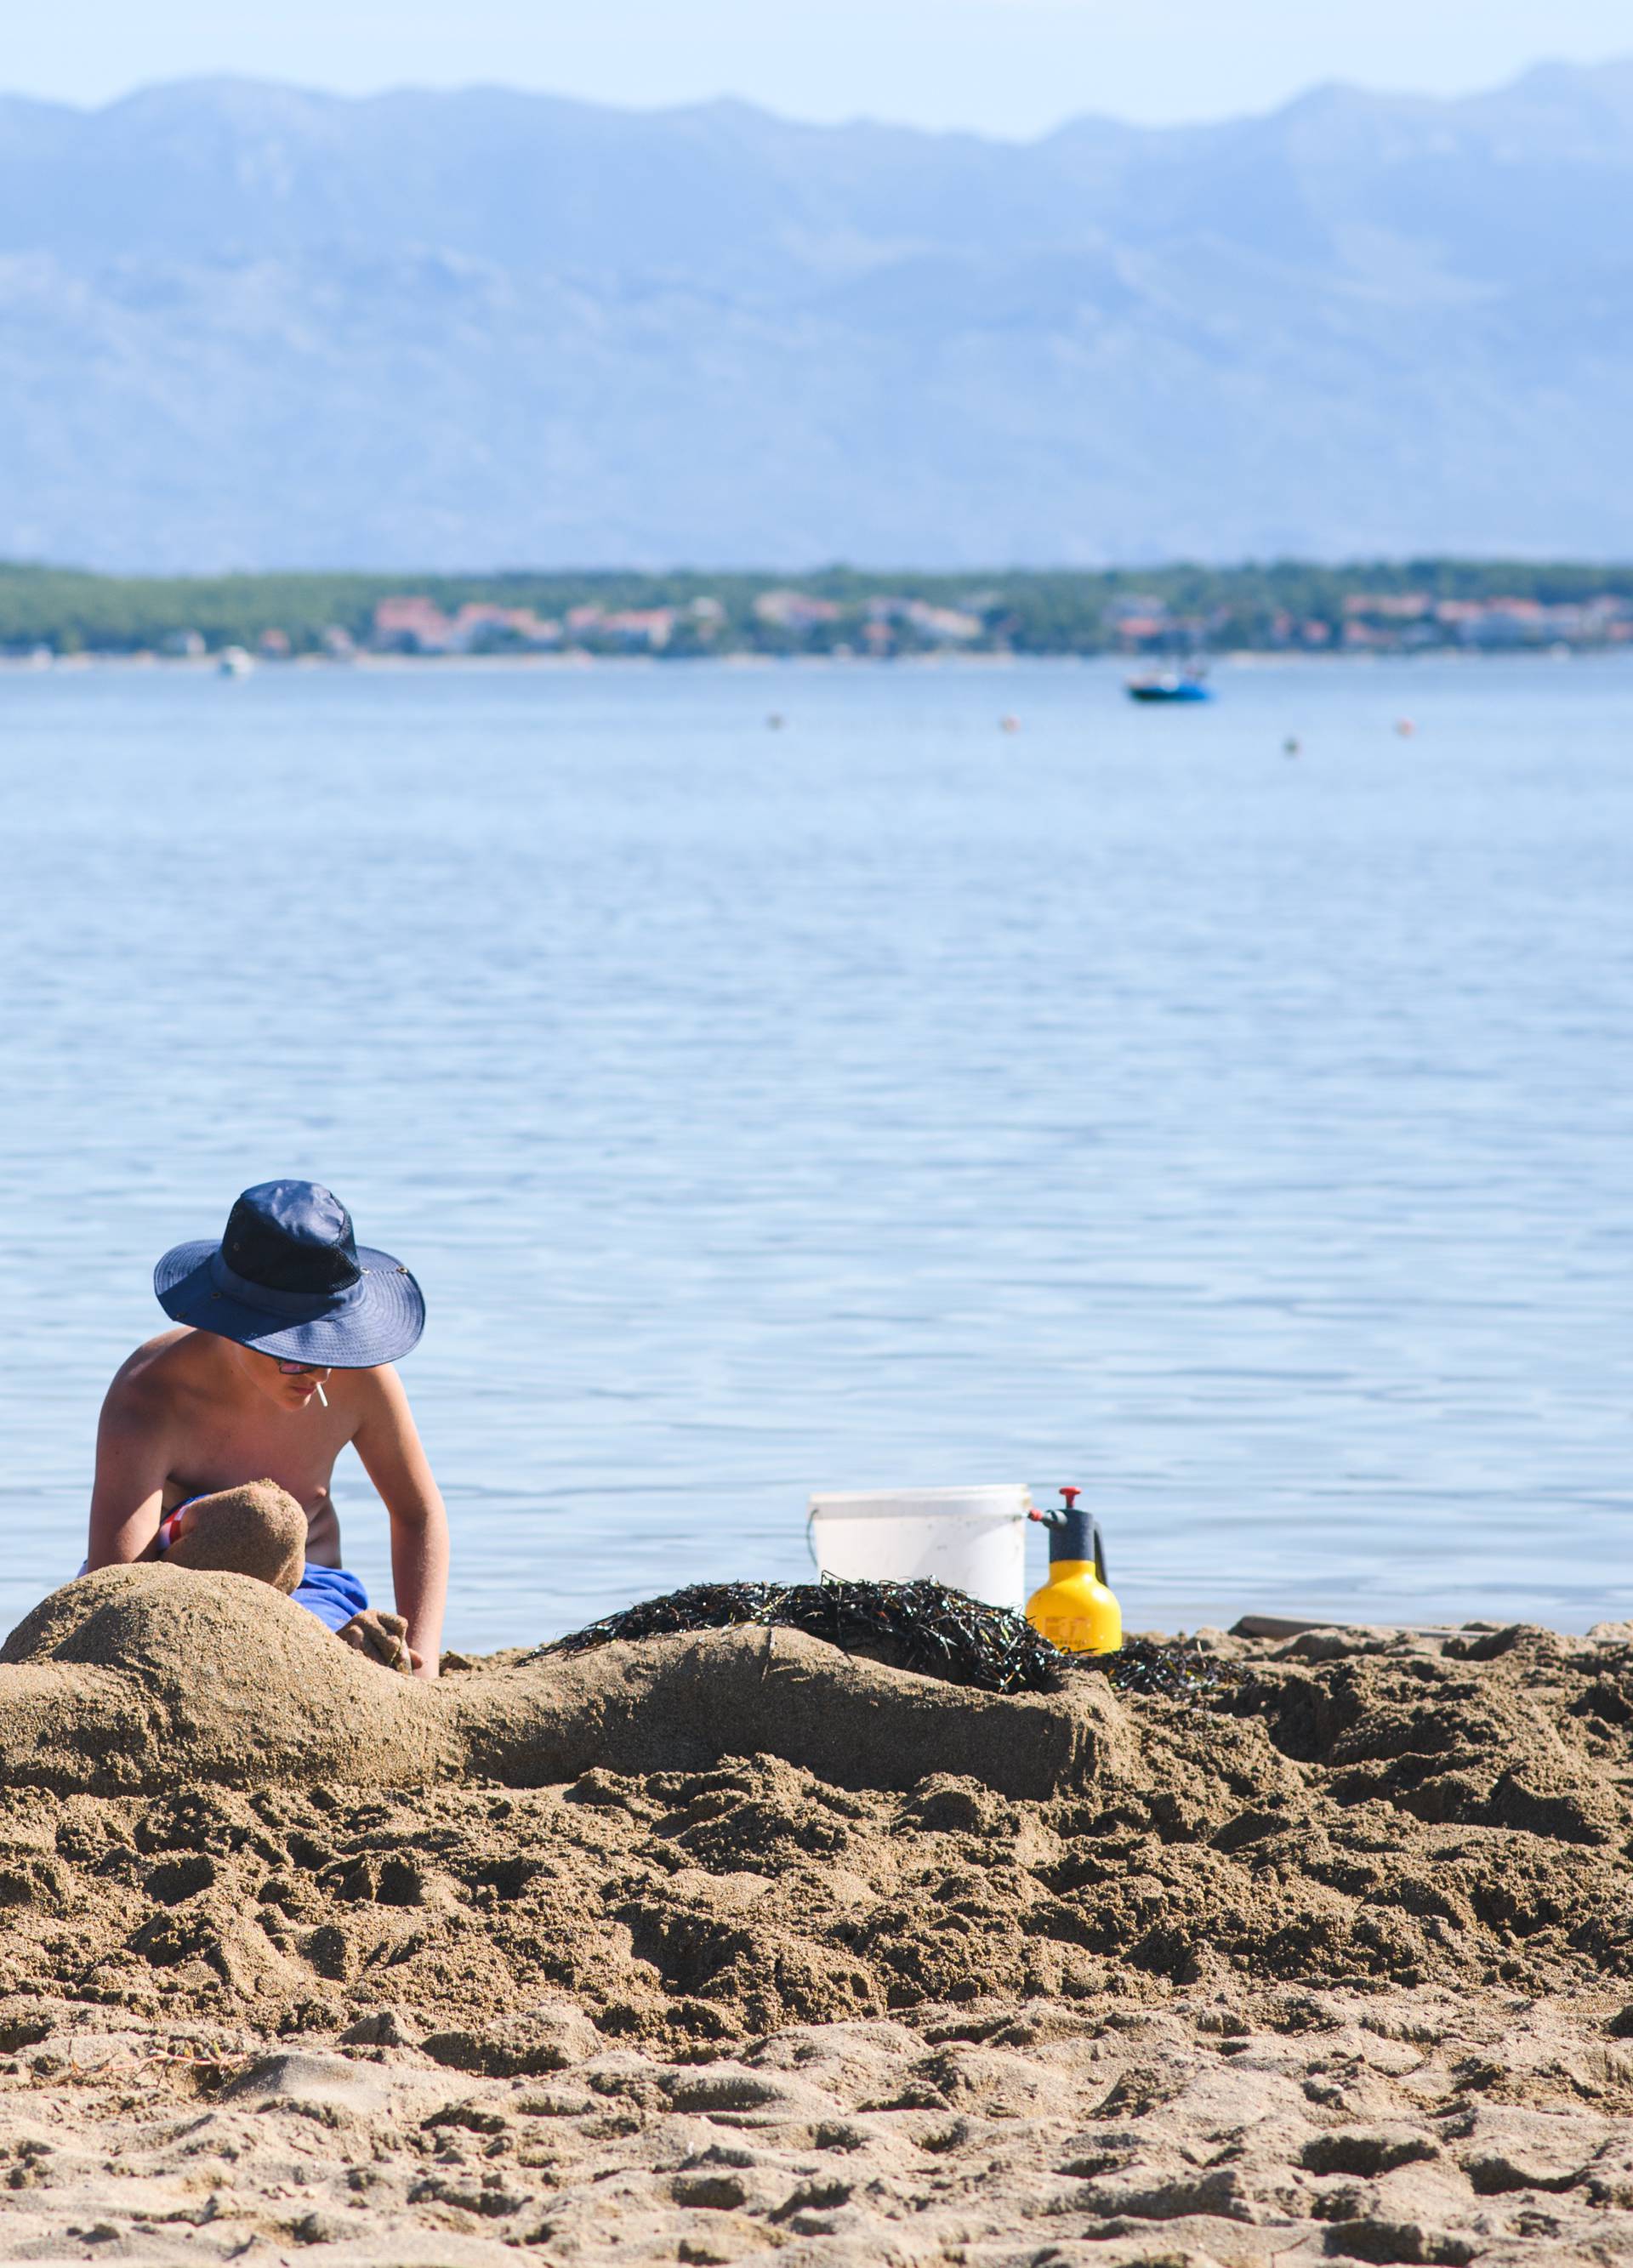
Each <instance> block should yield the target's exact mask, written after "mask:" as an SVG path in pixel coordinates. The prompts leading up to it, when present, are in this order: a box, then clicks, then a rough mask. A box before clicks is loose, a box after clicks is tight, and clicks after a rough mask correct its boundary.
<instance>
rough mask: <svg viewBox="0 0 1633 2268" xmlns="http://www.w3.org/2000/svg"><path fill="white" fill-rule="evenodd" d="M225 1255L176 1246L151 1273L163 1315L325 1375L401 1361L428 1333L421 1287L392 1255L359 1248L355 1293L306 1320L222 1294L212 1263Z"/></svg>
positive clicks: (213, 1242) (205, 1247)
mask: <svg viewBox="0 0 1633 2268" xmlns="http://www.w3.org/2000/svg"><path fill="white" fill-rule="evenodd" d="M220 1249H221V1245H220V1241H219V1239H218V1238H209V1239H206V1240H205V1241H204V1242H203V1243H201V1244H178V1245H176V1246H175V1247H174V1248H173V1249H172V1250H171V1251H169V1252H166V1255H165V1256H164V1258H163V1259H162V1260H161V1261H160V1262H159V1265H158V1267H157V1268H155V1269H154V1270H153V1289H154V1291H155V1292H157V1294H158V1296H159V1306H160V1307H162V1308H163V1309H164V1311H165V1313H166V1314H167V1315H168V1316H169V1317H170V1318H171V1319H172V1321H173V1322H178V1323H190V1324H191V1325H192V1327H193V1329H195V1330H198V1331H213V1332H214V1333H215V1334H216V1336H217V1337H218V1338H224V1339H233V1340H236V1341H237V1343H238V1344H239V1345H240V1346H247V1347H252V1348H253V1349H254V1350H255V1352H256V1353H257V1354H267V1355H271V1356H273V1357H274V1358H275V1359H277V1360H278V1361H281V1362H309V1363H314V1364H317V1365H318V1366H321V1368H323V1369H325V1370H373V1369H376V1368H377V1367H378V1366H379V1365H380V1364H381V1363H383V1362H400V1361H401V1360H402V1359H403V1356H404V1355H405V1354H407V1353H409V1352H410V1351H411V1349H413V1348H414V1347H415V1346H417V1344H418V1343H419V1336H420V1333H421V1332H422V1331H423V1330H424V1329H425V1297H424V1294H423V1293H422V1292H421V1291H420V1288H419V1285H417V1283H416V1282H415V1281H414V1278H412V1277H411V1276H410V1274H409V1272H408V1270H407V1269H406V1268H404V1267H403V1264H402V1263H401V1261H397V1260H394V1259H393V1258H392V1256H391V1255H390V1254H389V1253H388V1252H375V1251H373V1250H371V1249H370V1248H368V1247H366V1246H363V1245H359V1246H358V1267H359V1268H361V1269H362V1270H363V1271H364V1273H363V1277H362V1281H361V1285H360V1287H359V1289H358V1292H357V1294H356V1295H355V1296H354V1297H353V1298H351V1300H350V1301H349V1303H348V1304H347V1305H346V1306H345V1307H343V1308H336V1307H333V1305H332V1304H331V1303H329V1302H326V1301H325V1300H321V1299H314V1300H313V1302H312V1306H313V1313H312V1314H311V1315H310V1316H309V1317H307V1318H301V1317H299V1316H291V1315H290V1314H288V1312H287V1301H285V1302H284V1308H285V1312H284V1313H282V1314H277V1315H271V1314H266V1313H265V1312H264V1311H263V1310H262V1309H261V1308H259V1307H251V1306H250V1305H249V1303H248V1301H247V1300H239V1299H235V1298H234V1297H233V1294H232V1293H231V1292H224V1291H222V1290H220V1289H219V1288H218V1285H217V1284H216V1281H215V1278H214V1277H213V1276H212V1274H211V1266H210V1263H211V1261H212V1260H213V1259H214V1257H215V1256H216V1254H217V1253H218V1252H219V1250H220Z"/></svg>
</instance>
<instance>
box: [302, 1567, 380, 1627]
mask: <svg viewBox="0 0 1633 2268" xmlns="http://www.w3.org/2000/svg"><path fill="white" fill-rule="evenodd" d="M289 1595H290V1597H291V1598H292V1600H293V1601H294V1602H295V1604H296V1605H297V1606H298V1607H304V1608H305V1609H306V1610H307V1613H308V1614H309V1615H315V1616H317V1618H318V1620H319V1622H321V1623H324V1624H327V1625H328V1627H329V1629H330V1630H332V1631H338V1630H344V1628H345V1626H346V1624H348V1623H349V1622H350V1621H351V1617H352V1616H353V1615H360V1614H361V1613H362V1612H363V1610H364V1609H365V1608H366V1606H367V1604H368V1593H367V1592H366V1590H365V1589H364V1588H363V1586H362V1584H361V1583H359V1582H358V1579H357V1577H356V1576H355V1575H349V1574H348V1573H347V1572H346V1570H345V1569H344V1567H312V1566H308V1567H306V1568H303V1569H302V1571H301V1576H300V1580H299V1582H298V1583H297V1584H296V1586H295V1587H294V1589H293V1590H292V1592H291V1593H290V1594H289Z"/></svg>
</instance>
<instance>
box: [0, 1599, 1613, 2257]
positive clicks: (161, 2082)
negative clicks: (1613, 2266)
mask: <svg viewBox="0 0 1633 2268" xmlns="http://www.w3.org/2000/svg"><path fill="white" fill-rule="evenodd" d="M1211 1643H1212V1644H1213V1646H1215V1648H1216V1652H1217V1653H1219V1655H1220V1656H1221V1657H1222V1659H1223V1660H1224V1661H1227V1662H1229V1663H1230V1664H1231V1665H1233V1666H1234V1669H1235V1671H1236V1672H1237V1673H1238V1682H1237V1683H1235V1684H1233V1685H1232V1686H1231V1687H1230V1689H1229V1690H1228V1691H1227V1693H1226V1695H1225V1697H1224V1699H1223V1705H1222V1706H1221V1707H1218V1708H1216V1709H1215V1710H1212V1711H1208V1710H1198V1709H1186V1708H1183V1707H1180V1706H1179V1705H1176V1704H1174V1703H1172V1702H1169V1701H1165V1700H1161V1699H1155V1698H1149V1699H1138V1700H1135V1699H1121V1700H1119V1699H1116V1698H1113V1697H1112V1696H1111V1695H1110V1694H1108V1693H1107V1691H1106V1690H1105V1685H1104V1683H1103V1681H1101V1680H1099V1679H1097V1677H1095V1676H1094V1675H1092V1674H1091V1673H1085V1674H1083V1675H1081V1676H1075V1677H1074V1678H1073V1680H1072V1681H1071V1682H1070V1683H1069V1685H1068V1688H1067V1690H1065V1691H1064V1692H1063V1693H1062V1694H1060V1695H1059V1696H1045V1697H1027V1698H1024V1699H1020V1700H1016V1699H1001V1698H997V1697H990V1696H986V1695H980V1694H974V1693H971V1692H968V1691H964V1690H960V1689H956V1688H953V1687H950V1686H946V1685H942V1684H939V1683H936V1682H935V1681H934V1680H929V1679H926V1678H922V1677H918V1676H913V1675H908V1674H907V1673H905V1672H903V1671H900V1670H897V1669H894V1668H890V1667H889V1666H888V1665H885V1664H883V1663H878V1662H859V1661H851V1660H850V1659H848V1658H847V1657H846V1656H845V1655H843V1654H841V1653H837V1652H836V1651H835V1650H834V1649H833V1648H831V1647H829V1646H824V1645H823V1644H822V1643H820V1642H819V1641H817V1640H816V1639H814V1638H806V1637H803V1636H800V1635H797V1634H795V1633H791V1632H786V1631H778V1632H776V1633H775V1634H774V1637H772V1638H768V1636H767V1634H766V1633H765V1631H721V1632H717V1633H711V1634H709V1635H707V1636H705V1637H701V1638H669V1639H661V1640H653V1641H647V1642H646V1643H644V1644H642V1645H639V1646H613V1647H609V1648H607V1649H605V1650H604V1651H603V1652H602V1653H594V1654H589V1655H586V1656H582V1657H579V1658H576V1659H573V1660H572V1661H561V1660H549V1659H546V1660H543V1661H537V1660H535V1661H526V1660H522V1661H518V1660H516V1659H514V1658H508V1659H507V1658H503V1657H501V1658H496V1659H495V1660H494V1661H491V1662H487V1663H482V1664H478V1665H477V1666H475V1667H474V1668H470V1669H469V1670H466V1671H464V1672H462V1673H461V1674H458V1675H451V1676H449V1677H447V1678H445V1679H444V1680H443V1681H442V1683H441V1684H440V1685H439V1686H434V1687H426V1686H424V1685H418V1684H412V1683H410V1682H409V1681H407V1680H404V1679H402V1678H395V1677H393V1676H391V1675H388V1673H386V1672H385V1671H383V1670H381V1669H377V1668H374V1667H373V1665H372V1664H370V1663H368V1662H366V1661H363V1660H362V1659H360V1658H359V1657H358V1656H356V1655H354V1654H351V1653H347V1652H346V1651H345V1650H344V1648H342V1647H339V1646H336V1645H335V1644H334V1642H333V1640H332V1639H330V1638H328V1637H327V1635H326V1634H325V1633H324V1632H322V1631H321V1630H319V1629H318V1627H317V1626H316V1625H315V1624H314V1623H312V1621H311V1619H310V1617H308V1616H304V1615H302V1614H301V1612H300V1610H299V1609H296V1608H293V1607H292V1606H291V1605H290V1604H289V1603H288V1602H287V1601H285V1600H284V1599H281V1598H279V1597H278V1596H277V1594H274V1593H272V1592H270V1590H267V1589H266V1588H265V1587H262V1586H258V1585H255V1584H253V1583H250V1582H248V1581H247V1580H244V1579H242V1578H239V1577H235V1576H232V1575H220V1574H209V1575H206V1574H182V1573H179V1572H176V1571H174V1570H169V1569H165V1568H136V1569H110V1570H106V1571H104V1572H102V1573H100V1574H99V1575H96V1576H92V1577H89V1578H86V1579H85V1580H82V1581H81V1582H79V1583H77V1584H74V1585H71V1586H70V1587H68V1588H67V1589H66V1590H64V1591H63V1592H59V1593H57V1594H55V1595H54V1597H53V1598H52V1599H51V1600H49V1601H48V1602H46V1605H45V1606H44V1607H43V1608H42V1609H40V1610H39V1611H38V1612H37V1613H36V1614H35V1615H34V1616H31V1617H30V1618H29V1620H28V1621H27V1622H26V1624H23V1625H22V1626H21V1628H20V1629H19V1630H18V1631H16V1632H14V1633H13V1635H12V1638H11V1639H10V1640H9V1641H8V1642H7V1645H6V1646H5V1647H4V1652H3V1653H0V1662H3V1663H4V1665H5V1666H3V1667H0V2166H4V2169H5V2175H6V2185H4V2186H0V2205H3V2206H4V2211H0V2258H36V2259H79V2258H118V2257H128V2258H136V2259H142V2260H153V2261H164V2260H168V2259H170V2258H171V2257H178V2258H181V2257H186V2258H189V2259H194V2260H197V2259H200V2258H221V2259H233V2258H245V2259H248V2260H251V2261H254V2260H257V2259H265V2260H269V2261H270V2260H272V2259H275V2258H277V2257H290V2258H294V2257H297V2256H299V2257H303V2258H304V2257H313V2256H312V2254H311V2251H310V2248H313V2247H320V2248H322V2250H321V2256H319V2257H328V2258H330V2259H332V2260H334V2261H336V2263H340V2262H343V2261H353V2260H355V2261H395V2262H404V2263H407V2262H427V2263H429V2262H447V2263H456V2262H462V2261H467V2260H469V2261H473V2262H474V2261H478V2260H486V2259H495V2260H497V2259H498V2258H499V2257H501V2256H502V2255H505V2254H508V2253H512V2252H514V2249H515V2248H517V2247H522V2248H524V2249H525V2248H530V2249H532V2250H534V2251H535V2252H536V2256H537V2257H543V2258H545V2259H550V2260H555V2259H559V2260H562V2261H570V2260H571V2261H589V2262H595V2263H601V2262H610V2261H613V2260H617V2261H621V2262H630V2263H638V2264H645V2263H647V2262H657V2261H665V2262H674V2261H697V2262H703V2261H721V2262H724V2261H734V2260H738V2259H745V2258H748V2257H751V2256H753V2255H755V2254H757V2253H759V2252H763V2251H770V2250H776V2251H779V2252H780V2253H782V2254H784V2255H786V2256H787V2257H788V2258H789V2259H790V2261H791V2262H804V2261H809V2262H811V2263H813V2264H815V2263H818V2262H820V2263H823V2264H827V2263H833V2264H839V2263H841V2262H850V2261H874V2260H878V2261H891V2262H900V2263H904V2264H905V2263H913V2264H919V2263H923V2264H926V2268H928V2264H931V2263H935V2264H940V2263H943V2262H961V2263H967V2264H970V2268H1000V2264H1003V2268H1009V2264H1011V2263H1013V2264H1016V2268H1018V2264H1021V2263H1030V2264H1035V2268H1070V2264H1075V2263H1078V2262H1083V2263H1085V2264H1086V2263H1088V2262H1090V2261H1097V2262H1105V2263H1107V2264H1110V2268H1135V2264H1139V2268H1157V2264H1159V2263H1164V2262H1168V2263H1176V2264H1177V2263H1182V2262H1189V2263H1194V2264H1196V2268H1202V2264H1205V2263H1207V2262H1208V2261H1217V2262H1220V2263H1223V2264H1238V2263H1239V2264H1247V2263H1254V2264H1258V2263H1269V2262H1270V2261H1272V2260H1285V2261H1289V2262H1294V2263H1297V2262H1304V2261H1316V2260H1323V2259H1325V2260H1332V2259H1335V2258H1336V2259H1341V2260H1342V2259H1351V2260H1362V2261H1395V2260H1400V2261H1443V2262H1463V2261H1471V2260H1476V2259H1479V2260H1484V2259H1488V2258H1489V2259H1493V2260H1502V2259H1516V2260H1518V2259H1532V2258H1541V2257H1547V2258H1548V2259H1549V2260H1555V2259H1563V2260H1576V2259H1580V2260H1582V2261H1589V2260H1592V2261H1595V2262H1604V2261H1609V2260H1618V2259H1622V2258H1623V2257H1626V2258H1628V2259H1629V2260H1633V2124H1629V2112H1633V2012H1629V2014H1623V2011H1624V2010H1627V2009H1628V2007H1629V2001H1633V1859H1630V1858H1629V1837H1633V1807H1630V1804H1629V1794H1630V1792H1633V1742H1630V1741H1629V1730H1628V1727H1629V1725H1630V1724H1633V1631H1628V1630H1625V1629H1617V1630H1615V1631H1605V1632H1601V1633H1600V1634H1599V1635H1598V1636H1597V1637H1596V1638H1593V1639H1591V1640H1581V1639H1565V1638H1558V1637H1555V1636H1553V1635H1551V1634H1549V1633H1548V1632H1546V1631H1537V1630H1525V1629H1522V1630H1516V1631H1497V1632H1474V1631H1470V1632H1465V1633H1460V1634H1455V1635H1453V1636H1452V1637H1450V1638H1444V1639H1442V1638H1412V1637H1409V1636H1400V1637H1391V1636H1388V1635H1386V1634H1385V1635H1379V1636H1376V1637H1367V1636H1364V1635H1357V1634H1355V1633H1349V1634H1346V1633H1341V1632H1318V1633H1313V1634H1311V1635H1308V1636H1305V1637H1303V1638H1296V1639H1294V1640H1292V1641H1291V1642H1290V1643H1277V1642H1275V1641H1247V1640H1241V1639H1231V1638H1216V1639H1214V1640H1212V1641H1211Z"/></svg>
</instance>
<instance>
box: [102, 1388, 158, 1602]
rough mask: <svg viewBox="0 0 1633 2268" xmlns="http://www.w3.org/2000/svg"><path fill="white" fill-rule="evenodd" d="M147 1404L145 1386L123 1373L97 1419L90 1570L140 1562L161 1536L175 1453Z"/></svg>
mask: <svg viewBox="0 0 1633 2268" xmlns="http://www.w3.org/2000/svg"><path fill="white" fill-rule="evenodd" d="M143 1404H144V1396H143V1395H142V1392H141V1390H140V1388H138V1387H137V1385H136V1384H135V1383H134V1381H131V1380H129V1378H127V1377H126V1375H125V1373H123V1372H121V1373H120V1374H119V1376H118V1377H117V1378H115V1381H114V1382H113V1384H112V1385H111V1386H110V1387H109V1388H108V1389H107V1398H106V1400H105V1401H104V1402H103V1404H102V1414H101V1417H100V1418H99V1419H98V1421H97V1429H96V1478H95V1480H94V1481H93V1482H92V1488H91V1535H90V1541H89V1543H88V1546H87V1548H86V1551H85V1562H86V1565H87V1566H91V1567H112V1566H117V1565H122V1564H123V1563H126V1562H129V1560H132V1559H139V1558H140V1557H142V1554H143V1553H144V1551H145V1550H147V1549H148V1547H149V1546H150V1544H151V1543H152V1541H153V1539H154V1537H155V1536H156V1535H158V1533H159V1516H160V1513H161V1512H162V1510H163V1507H164V1497H165V1474H166V1469H167V1467H168V1462H169V1449H168V1446H167V1444H166V1440H165V1436H164V1432H163V1430H162V1428H161V1427H160V1426H159V1425H158V1424H157V1423H154V1422H152V1418H153V1413H152V1412H151V1411H149V1410H144V1406H143Z"/></svg>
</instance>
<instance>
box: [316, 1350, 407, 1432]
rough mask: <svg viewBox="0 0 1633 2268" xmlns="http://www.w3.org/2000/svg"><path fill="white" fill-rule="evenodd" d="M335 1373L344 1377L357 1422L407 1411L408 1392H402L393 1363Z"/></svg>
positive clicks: (362, 1422) (397, 1415) (401, 1383)
mask: <svg viewBox="0 0 1633 2268" xmlns="http://www.w3.org/2000/svg"><path fill="white" fill-rule="evenodd" d="M337 1374H339V1375H343V1376H344V1379H345V1381H346V1385H345V1391H346V1392H347V1394H348V1395H350V1396H351V1400H352V1406H353V1407H354V1408H355V1410H356V1411H357V1414H358V1424H359V1425H367V1424H369V1423H371V1422H373V1421H378V1420H380V1419H381V1418H403V1417H406V1415H407V1414H408V1395H406V1394H405V1393H404V1392H403V1381H402V1380H401V1379H400V1378H399V1377H398V1376H397V1373H396V1366H395V1364H393V1363H389V1362H382V1363H381V1364H379V1365H378V1366H376V1367H375V1368H374V1369H373V1370H348V1371H345V1372H344V1373H337ZM331 1383H332V1381H331Z"/></svg>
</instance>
